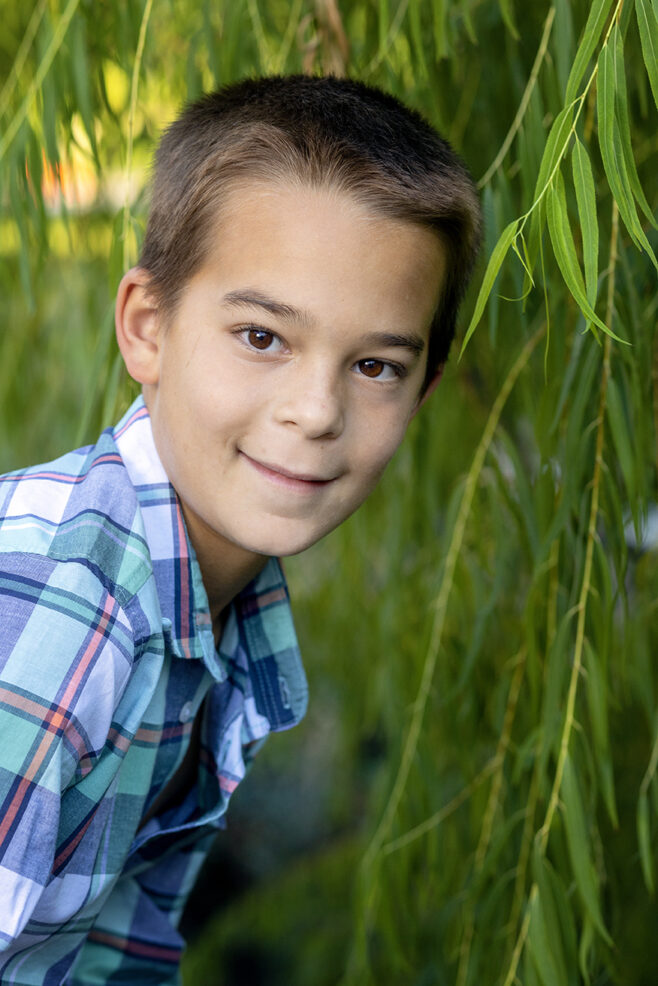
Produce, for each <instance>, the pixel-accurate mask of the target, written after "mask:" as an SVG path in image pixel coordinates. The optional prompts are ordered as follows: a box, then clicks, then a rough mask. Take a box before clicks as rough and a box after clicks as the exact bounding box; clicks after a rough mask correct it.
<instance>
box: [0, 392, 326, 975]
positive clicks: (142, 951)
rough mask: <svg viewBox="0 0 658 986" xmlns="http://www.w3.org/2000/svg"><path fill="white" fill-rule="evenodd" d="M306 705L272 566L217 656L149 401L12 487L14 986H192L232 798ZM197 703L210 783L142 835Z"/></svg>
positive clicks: (201, 771) (6, 602)
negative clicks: (210, 854)
mask: <svg viewBox="0 0 658 986" xmlns="http://www.w3.org/2000/svg"><path fill="white" fill-rule="evenodd" d="M306 694H307V692H306V680H305V677H304V672H303V669H302V665H301V661H300V656H299V651H298V649H297V642H296V638H295V632H294V627H293V624H292V618H291V614H290V609H289V605H288V598H287V590H286V586H285V582H284V580H283V576H282V573H281V569H280V567H279V564H278V562H277V561H276V560H274V559H272V560H270V561H269V562H268V564H267V565H266V567H265V568H264V570H263V571H262V572H261V574H260V575H259V576H258V577H257V578H256V579H255V580H254V581H253V582H252V583H251V584H250V585H248V586H247V587H246V588H245V589H244V590H243V592H241V593H240V595H239V596H238V597H236V599H235V600H234V602H233V605H232V607H231V611H230V614H229V617H228V620H227V623H226V627H225V629H224V633H223V636H222V639H221V643H220V646H219V650H217V649H216V648H215V643H214V640H213V634H212V625H211V620H210V614H209V610H208V601H207V597H206V593H205V590H204V587H203V584H202V581H201V574H200V571H199V566H198V563H197V561H196V559H195V557H194V553H193V550H192V548H191V546H190V543H189V541H188V539H187V535H186V532H185V526H184V523H183V517H182V513H181V510H180V505H179V502H178V500H177V497H176V494H175V493H174V490H173V488H172V487H171V485H170V484H169V482H168V481H167V477H166V475H165V473H164V471H163V467H162V465H161V463H160V460H159V458H158V455H157V453H156V450H155V446H154V443H153V437H152V432H151V424H150V420H149V416H148V412H147V410H146V408H145V406H144V403H143V401H142V399H141V398H139V399H138V400H137V401H136V402H135V403H134V404H133V406H132V408H131V409H130V410H129V411H128V413H127V414H126V415H125V417H124V418H123V419H122V421H121V422H120V423H119V425H118V426H117V427H116V428H115V429H114V430H108V431H106V432H104V433H103V434H102V435H101V437H100V440H99V441H98V443H97V444H96V445H95V446H92V447H89V448H84V449H79V450H78V451H75V452H71V453H69V454H68V455H65V456H63V457H62V458H61V459H58V460H56V461H55V462H52V463H50V464H49V465H46V466H37V467H35V468H31V469H26V470H23V471H21V472H17V473H14V474H11V475H9V476H4V477H0V982H1V983H12V984H30V986H32V984H39V986H51V984H52V986H56V984H67V986H82V984H84V986H90V984H94V983H99V984H100V983H103V984H105V983H108V982H119V981H120V982H124V983H128V982H130V983H139V984H146V983H157V984H158V986H164V984H169V983H177V982H179V973H178V963H179V959H180V954H181V951H182V947H183V941H182V939H181V937H180V935H179V933H178V931H177V930H176V928H177V923H178V919H179V917H180V914H181V911H182V909H183V905H184V903H185V900H186V897H187V895H188V893H189V891H190V888H191V886H192V883H193V882H194V878H195V876H196V874H197V872H198V869H199V866H200V865H201V863H202V861H203V859H204V857H205V855H206V853H207V851H208V849H209V846H210V842H211V840H212V838H213V836H214V835H215V834H216V830H217V828H218V827H220V826H221V825H222V824H223V816H224V813H225V812H226V807H227V804H228V800H229V798H230V796H231V794H232V792H233V791H234V790H235V788H236V786H237V784H238V783H239V782H240V780H241V779H242V778H243V776H244V774H245V769H246V765H247V763H248V761H249V759H250V758H251V757H252V756H253V753H254V752H255V750H256V748H257V747H258V746H259V745H260V743H261V741H262V740H263V739H264V738H265V736H266V735H267V734H268V733H269V732H270V731H271V730H281V729H286V728H288V727H290V726H293V725H295V723H297V722H298V721H299V719H300V718H301V717H302V715H303V714H304V710H305V708H306ZM202 703H203V708H202V709H201V712H200V732H199V744H200V755H199V762H198V764H195V765H194V774H195V776H196V780H195V782H194V783H192V784H191V785H190V786H189V788H188V789H187V790H186V791H184V792H183V793H182V795H181V796H180V798H178V800H177V803H175V804H174V805H173V806H171V805H170V806H169V807H168V808H167V807H164V808H162V809H160V810H159V811H157V812H156V814H155V815H154V817H152V818H151V819H150V820H149V821H147V822H146V824H145V825H142V827H141V828H140V821H141V819H142V818H143V816H144V815H145V813H146V812H147V811H148V809H149V807H150V805H151V804H152V803H153V800H154V798H155V797H156V795H157V794H158V792H159V791H161V790H162V788H163V787H164V785H165V784H166V783H167V781H168V780H169V779H170V778H171V777H172V776H173V774H174V772H175V771H176V769H177V767H178V766H179V765H180V764H181V762H182V759H183V756H184V753H185V750H186V748H187V747H188V745H189V741H190V734H191V731H192V723H193V722H194V720H195V717H196V713H197V711H198V710H199V709H200V707H201V705H202ZM138 829H139V830H138Z"/></svg>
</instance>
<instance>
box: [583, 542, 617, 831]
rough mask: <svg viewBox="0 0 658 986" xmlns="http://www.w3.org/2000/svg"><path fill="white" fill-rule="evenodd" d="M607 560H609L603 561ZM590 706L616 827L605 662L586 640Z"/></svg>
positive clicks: (607, 801)
mask: <svg viewBox="0 0 658 986" xmlns="http://www.w3.org/2000/svg"><path fill="white" fill-rule="evenodd" d="M604 560H606V561H607V559H604ZM585 654H586V669H587V674H586V679H585V680H586V685H587V706H588V709H589V717H590V721H591V723H592V736H593V739H594V754H595V760H596V766H597V770H598V771H599V776H600V777H601V786H602V788H603V797H604V800H605V804H606V808H607V809H608V815H609V816H610V821H611V822H612V824H613V826H614V827H615V828H617V825H618V824H619V821H618V816H617V806H616V803H615V791H614V775H613V772H612V768H611V756H610V741H609V732H608V695H607V691H608V688H607V681H606V677H605V672H604V666H603V661H601V660H600V658H599V655H598V654H597V653H596V651H595V649H594V648H593V647H592V645H591V644H590V642H589V641H588V640H586V641H585Z"/></svg>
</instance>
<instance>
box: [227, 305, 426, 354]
mask: <svg viewBox="0 0 658 986" xmlns="http://www.w3.org/2000/svg"><path fill="white" fill-rule="evenodd" d="M222 303H223V304H224V305H228V306H229V307H230V308H262V309H263V310H264V311H266V312H268V313H269V314H270V315H274V316H275V317H276V318H282V319H284V320H285V321H287V322H302V323H305V324H309V323H310V322H311V321H312V318H311V317H310V315H309V314H308V312H305V311H304V310H303V309H300V308H295V307H294V306H293V305H286V304H284V303H283V302H281V301H275V300H274V298H270V297H268V295H266V294H263V292H262V291H258V290H257V289H256V288H247V289H246V290H244V291H229V292H228V294H225V295H224V297H223V298H222ZM360 341H361V343H362V344H363V345H364V346H375V347H380V346H381V347H382V348H385V349H388V348H393V349H406V350H408V351H409V352H410V353H411V354H412V356H413V357H415V358H416V359H417V358H418V357H419V356H421V355H422V354H423V352H424V351H425V340H424V339H422V338H421V336H418V335H415V334H414V333H410V334H409V335H401V334H397V333H395V332H369V333H368V334H367V335H366V336H364V337H363V339H361V340H360Z"/></svg>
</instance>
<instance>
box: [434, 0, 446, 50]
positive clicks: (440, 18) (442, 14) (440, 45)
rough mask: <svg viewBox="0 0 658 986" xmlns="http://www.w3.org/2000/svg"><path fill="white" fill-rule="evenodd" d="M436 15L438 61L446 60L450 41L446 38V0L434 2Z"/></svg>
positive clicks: (435, 35)
mask: <svg viewBox="0 0 658 986" xmlns="http://www.w3.org/2000/svg"><path fill="white" fill-rule="evenodd" d="M432 13H433V15H434V51H435V53H436V60H437V61H439V59H441V58H445V57H446V55H447V54H448V39H447V37H446V13H447V11H446V0H432Z"/></svg>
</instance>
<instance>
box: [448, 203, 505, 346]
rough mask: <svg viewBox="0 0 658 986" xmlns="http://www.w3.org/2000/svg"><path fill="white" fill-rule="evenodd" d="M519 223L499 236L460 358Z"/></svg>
mask: <svg viewBox="0 0 658 986" xmlns="http://www.w3.org/2000/svg"><path fill="white" fill-rule="evenodd" d="M518 225H519V220H518V219H514V220H513V221H512V222H511V223H509V224H508V225H507V226H506V227H505V229H504V230H503V232H502V233H501V234H500V237H499V238H498V242H497V243H496V246H495V247H494V249H493V253H492V254H491V256H490V258H489V263H488V264H487V269H486V271H485V272H484V277H483V279H482V284H481V285H480V291H479V293H478V296H477V301H476V302H475V310H474V311H473V315H472V317H471V321H470V323H469V326H468V328H467V329H466V335H465V336H464V341H463V343H462V348H461V350H460V352H459V356H460V359H461V357H462V356H463V354H464V350H465V349H466V346H467V345H468V342H469V339H470V338H471V336H472V335H473V333H474V332H475V329H476V327H477V324H478V322H479V321H480V319H481V317H482V312H483V311H484V307H485V305H486V303H487V299H488V297H489V295H490V294H491V289H492V288H493V285H494V281H495V280H496V277H497V275H498V271H499V270H500V268H501V265H502V263H503V260H504V259H505V257H506V256H507V253H508V251H509V248H510V246H511V245H512V241H513V240H514V237H515V236H516V230H517V227H518Z"/></svg>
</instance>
